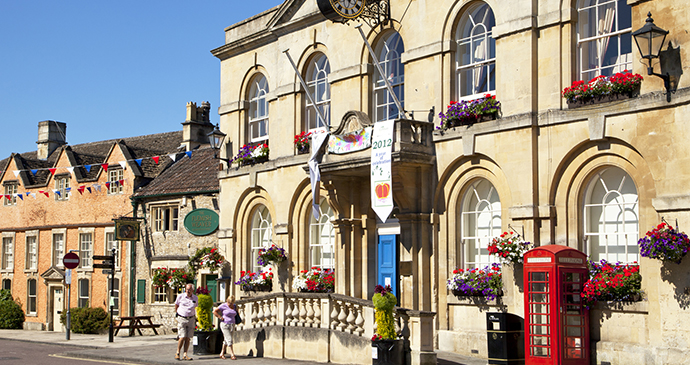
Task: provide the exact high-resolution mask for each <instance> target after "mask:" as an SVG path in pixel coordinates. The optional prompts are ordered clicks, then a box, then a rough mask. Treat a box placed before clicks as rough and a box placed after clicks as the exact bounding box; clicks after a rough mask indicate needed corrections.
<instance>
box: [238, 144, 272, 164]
mask: <svg viewBox="0 0 690 365" xmlns="http://www.w3.org/2000/svg"><path fill="white" fill-rule="evenodd" d="M268 152H269V150H268V144H267V143H261V144H257V145H244V146H242V147H240V150H239V151H238V152H237V155H235V157H233V158H232V162H236V163H237V164H239V165H240V166H247V165H254V164H258V163H264V162H266V161H268Z"/></svg>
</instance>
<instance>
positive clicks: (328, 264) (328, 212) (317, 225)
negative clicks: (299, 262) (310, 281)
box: [309, 199, 335, 269]
mask: <svg viewBox="0 0 690 365" xmlns="http://www.w3.org/2000/svg"><path fill="white" fill-rule="evenodd" d="M310 216H311V218H310V219H311V222H310V224H309V260H310V267H320V268H322V269H334V268H335V228H334V227H333V223H332V222H331V219H332V218H333V217H334V213H333V209H332V208H331V206H330V205H329V204H328V203H327V202H326V200H325V199H323V200H321V204H320V205H319V219H318V220H317V219H315V218H314V215H313V214H311V215H310Z"/></svg>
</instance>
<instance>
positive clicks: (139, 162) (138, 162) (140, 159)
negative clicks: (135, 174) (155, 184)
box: [134, 158, 143, 166]
mask: <svg viewBox="0 0 690 365" xmlns="http://www.w3.org/2000/svg"><path fill="white" fill-rule="evenodd" d="M142 160H143V158H137V159H136V160H134V161H136V162H137V165H139V166H141V161H142Z"/></svg>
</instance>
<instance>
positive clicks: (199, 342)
mask: <svg viewBox="0 0 690 365" xmlns="http://www.w3.org/2000/svg"><path fill="white" fill-rule="evenodd" d="M219 336H220V338H221V340H222V338H223V333H222V332H220V331H194V338H193V339H192V340H193V343H194V355H214V354H220V350H221V349H220V348H219V347H218V346H217V345H218V341H217V339H218V337H219ZM221 345H222V342H221Z"/></svg>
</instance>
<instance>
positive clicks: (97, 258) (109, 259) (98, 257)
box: [93, 255, 113, 261]
mask: <svg viewBox="0 0 690 365" xmlns="http://www.w3.org/2000/svg"><path fill="white" fill-rule="evenodd" d="M93 259H94V260H108V261H112V260H113V257H112V256H99V255H93Z"/></svg>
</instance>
